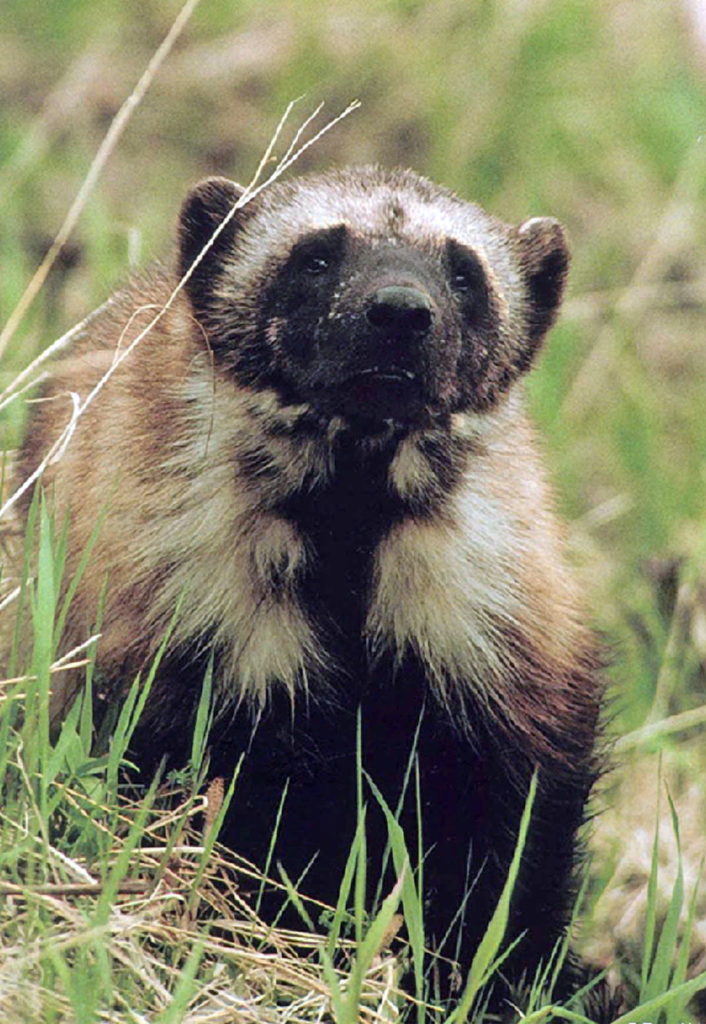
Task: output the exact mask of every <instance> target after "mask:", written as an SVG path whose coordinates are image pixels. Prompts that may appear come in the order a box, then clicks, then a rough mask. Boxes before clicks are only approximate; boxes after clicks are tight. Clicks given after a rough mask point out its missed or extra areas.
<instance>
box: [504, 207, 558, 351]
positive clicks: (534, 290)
mask: <svg viewBox="0 0 706 1024" xmlns="http://www.w3.org/2000/svg"><path fill="white" fill-rule="evenodd" d="M514 234H515V239H516V243H517V251H518V256H519V264H520V270H521V272H522V276H523V277H524V279H525V283H526V286H527V303H528V309H527V331H528V336H529V339H530V341H532V342H535V343H536V342H538V341H540V340H541V338H542V337H543V336H544V334H545V333H546V332H547V331H548V330H549V328H550V327H551V325H552V324H553V323H554V319H555V317H556V314H557V312H558V309H559V304H560V302H561V297H562V295H563V294H564V284H565V282H566V275H567V272H568V269H569V263H570V261H571V255H570V252H569V243H568V239H567V237H566V232H565V230H564V228H563V227H562V226H561V224H560V223H559V221H558V220H554V218H553V217H532V218H531V219H530V220H526V221H525V222H524V223H523V224H520V226H519V227H518V228H515V232H514Z"/></svg>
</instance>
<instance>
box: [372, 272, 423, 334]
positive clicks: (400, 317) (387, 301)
mask: <svg viewBox="0 0 706 1024" xmlns="http://www.w3.org/2000/svg"><path fill="white" fill-rule="evenodd" d="M367 317H368V321H369V322H370V323H371V324H372V325H373V326H374V327H380V328H383V329H384V330H386V331H390V332H391V333H394V334H407V333H413V334H421V333H423V332H424V331H428V330H429V327H430V326H431V321H432V305H431V299H429V298H428V297H427V296H426V295H425V294H424V292H421V291H419V289H418V288H412V287H410V286H409V285H398V284H391V285H387V286H386V287H385V288H379V289H378V290H377V291H376V292H374V293H373V295H371V297H370V302H369V305H368V309H367Z"/></svg>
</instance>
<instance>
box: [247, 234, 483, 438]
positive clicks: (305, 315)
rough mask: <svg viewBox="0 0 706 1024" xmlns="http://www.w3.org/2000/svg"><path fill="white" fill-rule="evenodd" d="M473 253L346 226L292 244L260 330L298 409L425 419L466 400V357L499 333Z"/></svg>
mask: <svg viewBox="0 0 706 1024" xmlns="http://www.w3.org/2000/svg"><path fill="white" fill-rule="evenodd" d="M492 305H493V303H492V296H491V294H490V289H489V285H488V281H487V279H486V275H485V273H484V271H483V267H482V265H481V263H480V261H479V259H478V257H477V256H476V254H475V253H474V252H473V251H472V250H470V249H468V248H465V247H463V246H461V245H459V244H458V243H456V242H454V241H452V240H451V239H439V240H433V241H432V240H425V242H424V244H417V245H414V244H412V242H411V241H409V240H406V239H403V238H397V239H390V238H386V237H375V236H371V235H370V234H364V233H362V232H361V233H357V232H356V231H355V230H353V229H351V228H350V227H349V226H348V225H346V224H339V225H335V226H333V227H329V228H325V229H323V230H318V231H313V232H311V233H309V234H307V235H305V236H304V237H303V238H302V239H301V240H300V241H298V242H297V243H296V244H295V245H294V246H293V247H292V249H291V252H289V253H288V255H287V257H286V259H284V261H283V262H282V263H281V264H280V266H278V267H277V269H276V272H275V273H274V275H273V278H272V280H271V282H269V284H268V286H267V288H266V289H265V290H264V292H263V301H262V307H261V311H260V323H259V329H260V330H261V331H262V332H263V333H264V334H265V336H266V338H267V340H268V343H269V344H270V345H271V346H272V347H273V348H274V349H275V350H276V351H277V353H278V356H279V360H280V367H281V373H282V378H283V380H284V381H286V383H287V385H288V387H289V388H290V389H291V392H292V395H293V396H294V397H295V398H298V399H299V400H300V401H305V402H310V403H311V404H312V405H313V406H315V407H316V408H317V409H320V410H321V411H323V412H326V413H330V414H332V415H344V416H346V417H349V418H356V419H370V420H386V419H393V420H396V421H398V422H401V423H412V424H414V423H421V422H425V421H428V420H429V418H430V417H433V416H434V415H435V414H436V413H438V412H442V411H448V410H450V409H452V408H454V407H456V406H457V405H458V404H459V402H460V401H463V398H464V383H465V380H464V375H463V374H462V373H461V372H460V366H461V362H462V357H463V354H464V348H469V347H472V346H473V345H474V344H475V345H480V344H482V339H483V337H484V336H485V335H486V334H487V333H488V332H492V331H493V329H494V324H493V318H492Z"/></svg>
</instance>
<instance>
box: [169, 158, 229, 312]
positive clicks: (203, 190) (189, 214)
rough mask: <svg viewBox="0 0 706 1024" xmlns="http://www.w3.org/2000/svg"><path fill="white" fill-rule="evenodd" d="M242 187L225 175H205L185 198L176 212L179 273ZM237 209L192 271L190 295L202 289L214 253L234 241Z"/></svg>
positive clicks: (209, 234)
mask: <svg viewBox="0 0 706 1024" xmlns="http://www.w3.org/2000/svg"><path fill="white" fill-rule="evenodd" d="M244 192H245V189H244V188H242V186H240V185H236V183H235V182H234V181H229V180H228V179H227V178H207V179H206V180H205V181H201V182H199V184H198V185H195V186H194V188H192V190H191V191H190V192H189V194H188V195H187V197H186V199H185V200H184V202H183V204H182V207H181V213H180V215H179V264H178V271H179V276H180V277H183V276H184V274H185V273H186V272H187V271H188V270H189V269H190V268H191V266H192V265H193V263H194V260H196V258H197V257H198V255H199V253H200V252H201V251H202V250H203V248H204V246H205V245H206V244H207V243H208V241H209V239H211V238H213V236H214V232H215V231H216V230H217V229H218V227H219V226H220V225H221V224H222V223H223V221H224V220H226V218H227V217H228V215H229V214H230V213H231V211H232V209H233V207H234V206H235V204H236V203H237V202H238V200H239V199H240V197H241V196H242V195H243V194H244ZM237 216H238V211H236V212H235V213H234V214H232V215H231V217H230V220H229V221H228V223H227V224H226V225H225V227H223V228H222V229H221V231H220V232H219V233H218V235H217V236H216V237H215V238H213V243H212V245H211V247H210V249H209V250H208V252H207V253H205V254H204V257H203V258H202V260H201V262H200V263H199V264H198V265H197V266H196V267H195V268H194V270H193V271H192V274H191V277H190V278H189V280H188V282H187V284H186V289H187V291H188V293H189V295H191V297H192V298H194V296H195V295H196V294H197V293H198V292H199V291H200V290H201V288H202V287H203V284H204V282H205V281H206V280H207V279H208V277H210V274H209V272H208V271H209V264H211V262H212V259H213V257H214V256H217V255H218V254H219V253H222V252H223V251H224V250H225V249H227V248H228V247H229V246H230V244H231V243H232V241H233V236H234V234H235V229H236V220H237Z"/></svg>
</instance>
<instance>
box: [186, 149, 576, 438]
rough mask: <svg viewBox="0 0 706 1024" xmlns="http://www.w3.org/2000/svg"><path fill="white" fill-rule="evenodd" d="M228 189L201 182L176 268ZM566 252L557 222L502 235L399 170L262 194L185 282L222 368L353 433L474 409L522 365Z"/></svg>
mask: <svg viewBox="0 0 706 1024" xmlns="http://www.w3.org/2000/svg"><path fill="white" fill-rule="evenodd" d="M238 195H239V192H238V191H237V190H236V187H235V186H233V185H232V183H228V182H224V181H221V180H211V181H208V182H205V183H203V184H202V185H201V186H198V187H197V189H196V190H194V192H193V193H191V195H190V196H189V198H188V199H187V202H186V204H185V206H184V209H183V212H182V223H181V269H182V271H185V270H187V269H188V267H189V266H190V264H191V263H192V262H193V260H194V258H195V257H196V256H197V255H198V253H199V252H200V250H201V249H202V248H203V246H204V245H205V244H206V243H207V241H208V239H209V237H210V235H211V234H212V233H213V231H214V228H215V227H217V225H218V224H219V223H220V222H222V220H223V219H224V217H226V215H227V213H228V211H229V209H230V208H231V207H232V205H233V204H234V203H235V201H236V200H237V198H238ZM567 262H568V254H567V250H566V245H565V241H564V238H563V234H562V232H561V229H560V228H559V226H558V225H557V224H556V222H554V221H548V220H539V221H530V222H528V224H527V225H525V226H524V227H522V228H520V229H511V228H508V227H507V226H505V225H503V224H501V223H500V222H499V221H496V220H494V219H493V218H490V217H489V216H488V215H487V214H485V213H483V211H482V210H480V209H479V208H478V207H475V206H472V205H471V204H467V203H463V202H462V201H461V200H459V199H457V198H456V197H455V196H452V195H451V194H450V193H447V192H445V191H444V190H441V189H437V188H436V187H435V186H433V185H431V184H430V183H428V182H426V181H425V180H424V179H421V178H418V177H417V176H415V175H412V174H411V173H408V172H407V173H405V172H402V173H400V172H398V173H392V174H386V173H385V172H381V171H379V170H375V169H369V170H359V171H355V170H353V171H348V172H342V173H341V174H334V175H329V176H320V177H318V178H316V177H314V178H305V179H301V180H300V181H298V182H296V181H295V182H294V183H292V184H289V185H287V186H279V187H275V188H273V189H272V190H270V191H269V192H265V193H264V195H263V197H258V199H257V200H255V201H254V202H253V203H252V205H251V206H247V207H245V208H244V209H243V210H240V211H237V213H236V216H235V217H234V218H233V221H232V223H230V224H228V225H227V228H226V230H223V231H222V232H221V234H220V236H219V237H218V238H217V239H216V241H215V243H214V245H213V246H212V248H211V250H210V251H209V252H208V254H207V255H206V256H205V257H204V258H203V259H202V260H201V262H200V263H199V264H198V266H197V268H196V270H195V272H194V273H193V275H192V277H191V279H190V281H189V283H188V285H187V288H188V291H189V295H190V298H191V302H192V305H193V307H194V311H195V314H196V316H197V318H198V319H199V321H200V323H201V325H202V327H203V328H204V329H205V331H206V333H207V336H208V340H209V344H210V346H211V348H212V350H213V351H214V353H215V354H216V356H217V357H218V359H219V362H220V365H221V366H223V367H224V369H226V370H227V371H228V372H231V373H232V374H233V375H234V376H235V377H236V379H237V380H238V381H239V382H240V383H241V384H242V385H244V386H246V387H254V388H271V389H274V390H275V391H277V393H278V394H279V396H280V398H281V399H282V400H283V401H284V402H286V403H292V404H302V403H306V404H309V405H310V406H311V407H312V408H313V409H314V410H316V411H317V412H319V413H321V414H323V415H324V416H329V417H333V416H343V417H345V418H347V419H349V420H351V421H356V422H357V423H359V424H362V425H363V426H364V425H365V424H366V423H368V424H370V425H374V424H376V423H381V422H384V421H389V420H392V421H394V422H396V423H399V424H405V425H409V426H423V425H425V424H428V423H431V422H433V421H434V420H435V419H437V418H438V417H440V416H445V415H446V414H448V413H450V412H455V411H459V410H466V409H473V408H475V409H484V408H487V407H488V406H489V405H492V403H493V402H494V401H496V400H497V398H498V396H499V395H501V394H502V393H503V392H505V391H506V390H507V389H508V387H509V386H510V384H511V383H512V381H513V380H514V379H515V378H516V377H517V376H518V375H519V374H520V373H521V372H522V371H523V370H524V369H526V368H527V366H528V365H529V363H530V362H531V358H532V355H533V353H534V350H535V349H536V347H537V344H538V342H539V340H541V337H542V335H543V334H544V332H545V331H546V329H547V327H548V326H549V323H550V321H551V319H552V317H553V314H554V311H555V309H556V306H557V304H558V302H559V298H560V295H561V289H562V285H563V279H564V275H565V271H566V266H567Z"/></svg>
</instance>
